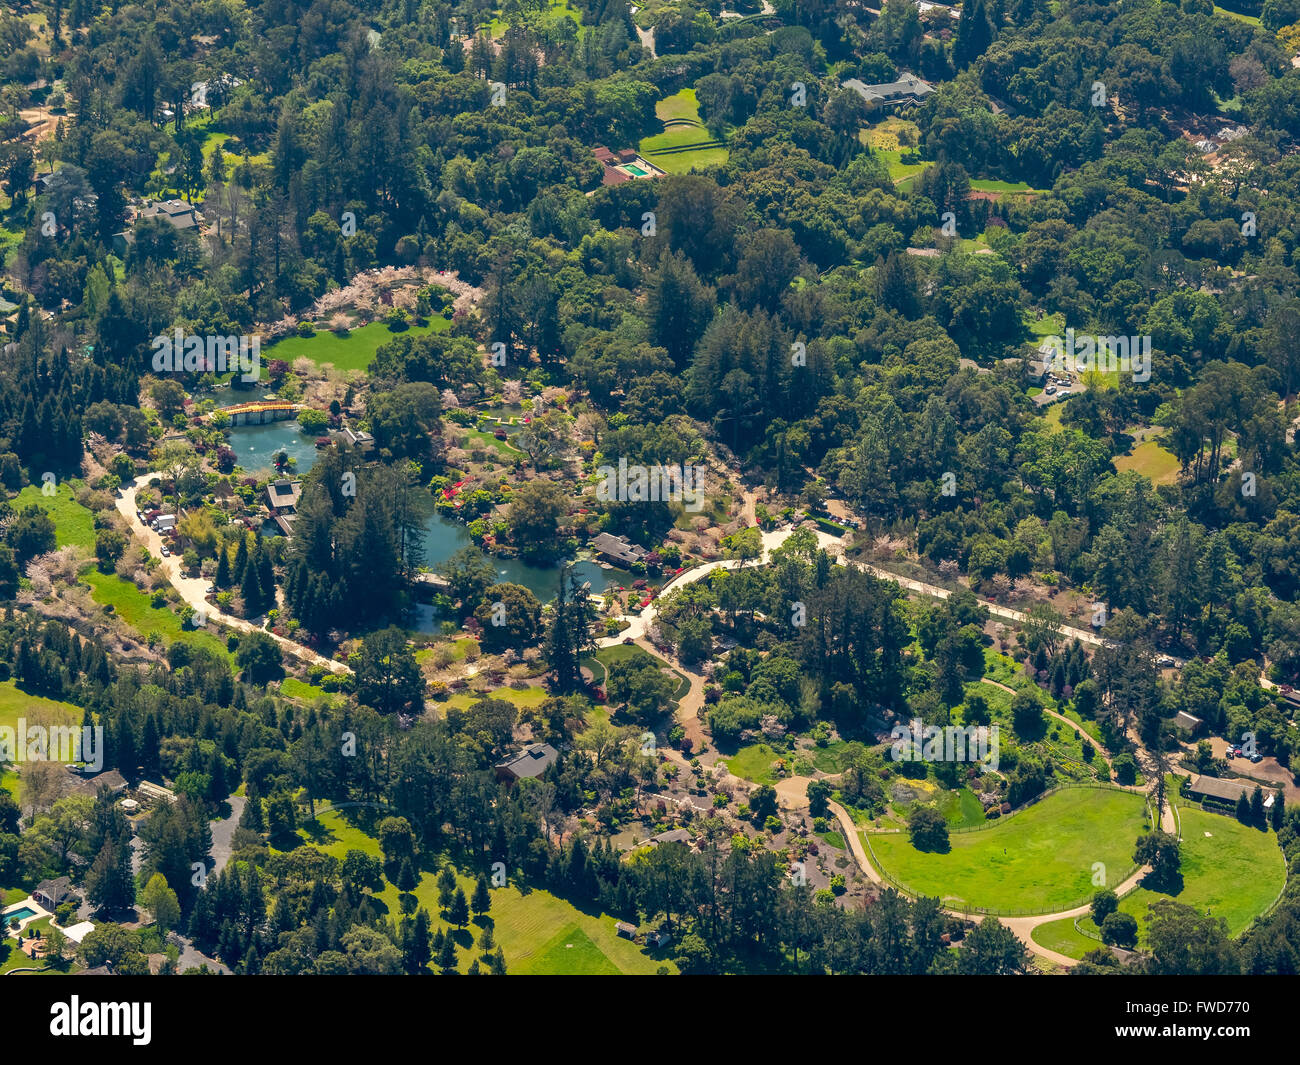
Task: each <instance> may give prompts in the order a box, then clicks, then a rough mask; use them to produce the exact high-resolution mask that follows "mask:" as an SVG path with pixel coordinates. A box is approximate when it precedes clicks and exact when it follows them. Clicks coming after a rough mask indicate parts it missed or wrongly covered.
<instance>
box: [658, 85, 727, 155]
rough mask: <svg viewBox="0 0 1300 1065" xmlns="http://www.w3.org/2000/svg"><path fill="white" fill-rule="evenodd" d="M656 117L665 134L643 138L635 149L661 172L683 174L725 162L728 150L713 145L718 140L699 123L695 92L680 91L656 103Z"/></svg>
mask: <svg viewBox="0 0 1300 1065" xmlns="http://www.w3.org/2000/svg"><path fill="white" fill-rule="evenodd" d="M655 116H656V117H657V118H658V119H659V121H661V122H662V123H663V124H664V131H663V132H662V133H656V134H655V135H654V136H653V137H646V138H644V139H643V140H642V141H641V145H640V147H639V148H638V149H637V150H638V151H639V152H640V153H641V155H642V156H644V157H645V158H646V159H648V160H649V161H650V162H652V163H654V164H655V166H657V167H659V169H660V170H664V171H667V172H668V173H669V174H685V173H689V172H690V171H691V170H704V169H705V168H707V167H710V166H721V165H722V164H723V163H725V162H726V161H727V149H726V148H725V147H722V146H719V145H714V144H713V142H714V141H716V139H717V138H715V137H714V136H713V134H712V133H710V132H709V131H708V129H707V128H706V127H705V125H704V123H703V122H702V121H701V120H700V105H699V101H698V100H696V98H695V90H694V89H682V90H681V92H678V93H675V94H674V95H672V96H668V97H665V98H664V99H662V100H660V101H659V102H658V103H657V104H655ZM692 145H698V146H699V147H696V148H691V146H692ZM680 149H688V150H685V151H682V150H680Z"/></svg>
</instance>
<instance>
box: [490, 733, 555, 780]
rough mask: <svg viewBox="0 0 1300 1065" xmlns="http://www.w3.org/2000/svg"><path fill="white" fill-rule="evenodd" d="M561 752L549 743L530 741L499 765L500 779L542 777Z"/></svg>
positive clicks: (498, 773) (498, 775)
mask: <svg viewBox="0 0 1300 1065" xmlns="http://www.w3.org/2000/svg"><path fill="white" fill-rule="evenodd" d="M559 757H560V752H559V751H557V750H556V749H555V748H554V747H552V746H551V745H550V744H549V743H530V744H529V745H528V746H527V747H525V748H524V749H523V750H522V751H520V752H519V753H518V754H517V755H515V756H514V757H513V758H510V759H507V760H506V761H504V762H502V763H501V764H500V765H498V766H497V777H498V779H500V780H504V781H507V782H513V781H516V780H531V779H532V778H533V777H540V776H541V775H542V774H543V773H545V772H546V771H547V770H548V769H550V768H551V766H553V765H554V764H555V760H556V759H557V758H559Z"/></svg>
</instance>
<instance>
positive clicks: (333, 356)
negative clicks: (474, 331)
mask: <svg viewBox="0 0 1300 1065" xmlns="http://www.w3.org/2000/svg"><path fill="white" fill-rule="evenodd" d="M450 328H451V323H450V322H449V321H447V319H445V318H443V317H442V316H441V315H438V314H435V315H434V316H433V317H432V318H430V319H429V324H428V325H413V326H411V327H410V328H409V329H402V330H398V331H397V332H394V331H393V330H391V329H389V328H388V326H387V325H386V324H385V323H383V322H371V323H370V324H369V325H363V326H361V327H360V328H357V329H353V330H352V331H351V332H350V333H348V334H347V335H346V336H340V335H339V334H338V333H334V332H331V331H330V330H328V329H323V330H319V331H317V333H316V335H315V336H311V337H300V336H290V337H285V338H284V339H283V340H281V341H279V342H278V343H276V344H273V345H272V346H271V347H269V348H267V349H266V351H264V352H263V353H262V354H263V355H264V356H265V357H266V358H268V359H284V360H285V362H288V363H290V364H292V363H293V360H294V359H299V358H302V357H303V356H304V355H305V356H306V357H307V358H309V359H311V361H312V362H314V363H316V364H317V365H318V366H324V365H325V364H326V363H329V364H331V365H333V366H334V368H335V369H336V370H365V369H368V368H369V366H370V364H371V363H372V362H373V361H374V358H375V352H376V351H378V350H379V348H380V347H381V346H382V345H384V344H387V343H388V342H389V341H390V340H393V339H394V338H396V337H399V336H402V335H404V334H407V333H409V334H411V335H413V336H419V335H421V334H423V333H443V332H446V331H447V330H448V329H450Z"/></svg>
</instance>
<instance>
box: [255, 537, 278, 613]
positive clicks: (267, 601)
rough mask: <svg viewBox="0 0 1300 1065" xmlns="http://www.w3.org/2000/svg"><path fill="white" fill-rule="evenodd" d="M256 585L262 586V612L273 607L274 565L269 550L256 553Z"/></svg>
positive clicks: (264, 548) (264, 549)
mask: <svg viewBox="0 0 1300 1065" xmlns="http://www.w3.org/2000/svg"><path fill="white" fill-rule="evenodd" d="M257 583H258V584H260V585H261V586H262V600H263V601H262V611H259V613H261V612H264V611H267V610H270V609H271V608H272V607H273V606H275V563H274V562H273V560H272V559H271V549H270V548H268V547H263V548H261V549H260V550H259V551H258V552H257Z"/></svg>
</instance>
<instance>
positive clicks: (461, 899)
mask: <svg viewBox="0 0 1300 1065" xmlns="http://www.w3.org/2000/svg"><path fill="white" fill-rule="evenodd" d="M447 919H448V920H450V921H451V923H452V924H454V925H455V926H456V927H457V928H464V927H465V926H466V925H467V924H469V901H468V900H467V899H466V898H465V889H464V888H459V887H458V888H457V889H456V894H455V895H453V896H452V900H451V906H450V907H449V908H448V910H447Z"/></svg>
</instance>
